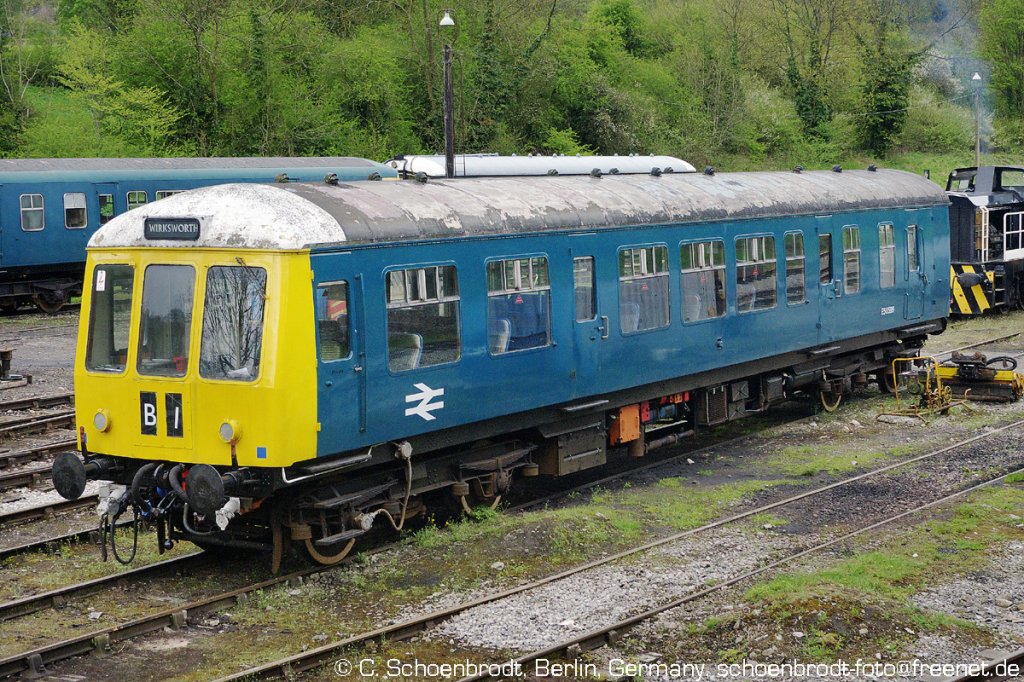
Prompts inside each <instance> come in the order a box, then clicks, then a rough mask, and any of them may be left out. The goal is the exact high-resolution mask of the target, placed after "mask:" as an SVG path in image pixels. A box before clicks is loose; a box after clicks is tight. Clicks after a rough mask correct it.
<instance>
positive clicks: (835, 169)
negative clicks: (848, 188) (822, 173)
mask: <svg viewBox="0 0 1024 682" xmlns="http://www.w3.org/2000/svg"><path fill="white" fill-rule="evenodd" d="M832 172H833V173H842V172H843V167H842V166H840V165H839V164H838V163H837V164H836V165H834V166H832Z"/></svg>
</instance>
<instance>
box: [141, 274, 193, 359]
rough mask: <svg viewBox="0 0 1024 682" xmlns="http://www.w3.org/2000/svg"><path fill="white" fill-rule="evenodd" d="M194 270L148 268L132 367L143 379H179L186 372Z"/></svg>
mask: <svg viewBox="0 0 1024 682" xmlns="http://www.w3.org/2000/svg"><path fill="white" fill-rule="evenodd" d="M194 290H195V270H194V269H193V268H192V266H191V265H150V266H149V267H147V268H146V274H145V278H144V280H143V284H142V319H141V320H140V322H139V355H138V359H137V361H136V367H137V368H138V371H139V374H143V375H146V376H164V377H181V376H185V372H186V371H187V370H188V353H189V342H190V340H191V337H192V297H193V292H194Z"/></svg>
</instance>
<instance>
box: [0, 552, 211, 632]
mask: <svg viewBox="0 0 1024 682" xmlns="http://www.w3.org/2000/svg"><path fill="white" fill-rule="evenodd" d="M205 563H209V558H208V557H203V553H202V552H191V553H189V554H184V555H182V556H179V557H174V558H172V559H165V560H163V561H158V562H156V563H153V564H147V565H146V566H138V567H136V568H133V569H130V570H127V571H122V572H120V573H113V574H111V575H107V576H103V577H102V578H94V579H93V580H86V581H85V582H81V583H77V584H75V585H68V586H66V587H58V588H57V589H55V590H48V591H46V592H41V593H39V594H33V595H29V596H27V597H21V598H20V599H13V600H11V601H9V602H6V603H4V604H0V622H3V621H5V620H11V619H12V618H20V617H22V616H27V615H29V614H31V613H35V612H36V611H42V610H43V609H46V608H50V607H57V606H61V605H63V604H66V603H67V602H68V601H69V600H71V599H73V598H75V597H83V596H86V595H89V594H95V593H96V592H99V591H101V590H103V589H105V588H107V587H112V586H114V585H117V584H118V583H121V582H124V581H125V580H145V579H147V578H154V577H157V576H160V575H164V574H166V573H169V572H171V571H174V570H177V569H179V568H182V567H187V566H190V565H191V564H195V565H197V566H200V565H203V564H205Z"/></svg>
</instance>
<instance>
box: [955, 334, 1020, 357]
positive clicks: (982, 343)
mask: <svg viewBox="0 0 1024 682" xmlns="http://www.w3.org/2000/svg"><path fill="white" fill-rule="evenodd" d="M1020 334H1021V333H1020V332H1014V333H1012V334H1006V335H1005V336H997V337H995V338H994V339H985V340H984V341H978V342H977V343H969V344H967V345H966V346H960V347H959V348H950V349H949V350H941V351H939V352H938V353H936V355H952V354H953V353H958V352H960V351H962V350H968V349H971V348H978V347H979V346H987V345H989V344H990V343H999V342H1000V341H1006V340H1008V339H1012V338H1014V337H1017V336H1020Z"/></svg>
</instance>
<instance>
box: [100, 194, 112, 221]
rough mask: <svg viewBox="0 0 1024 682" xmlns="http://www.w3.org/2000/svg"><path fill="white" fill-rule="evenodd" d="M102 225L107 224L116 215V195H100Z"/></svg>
mask: <svg viewBox="0 0 1024 682" xmlns="http://www.w3.org/2000/svg"><path fill="white" fill-rule="evenodd" d="M99 198H100V225H106V224H107V223H109V222H110V219H111V218H113V217H114V195H113V194H101V195H100V197H99Z"/></svg>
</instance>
